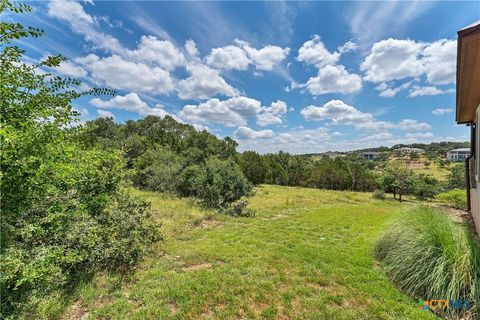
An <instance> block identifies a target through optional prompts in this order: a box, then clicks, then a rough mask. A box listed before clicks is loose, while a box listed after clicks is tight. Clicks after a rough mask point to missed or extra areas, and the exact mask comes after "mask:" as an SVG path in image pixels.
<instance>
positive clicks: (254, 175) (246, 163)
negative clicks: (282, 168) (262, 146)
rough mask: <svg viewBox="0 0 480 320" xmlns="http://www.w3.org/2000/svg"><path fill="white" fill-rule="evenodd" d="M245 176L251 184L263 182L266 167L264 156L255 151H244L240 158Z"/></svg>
mask: <svg viewBox="0 0 480 320" xmlns="http://www.w3.org/2000/svg"><path fill="white" fill-rule="evenodd" d="M240 164H241V167H242V171H243V173H244V174H245V177H246V178H247V179H248V180H249V181H250V182H251V183H253V184H256V185H257V184H261V183H264V182H265V177H266V175H267V171H268V167H267V162H266V161H265V158H264V157H262V156H261V155H259V154H258V153H256V152H255V151H245V152H244V153H243V154H242V156H241V160H240Z"/></svg>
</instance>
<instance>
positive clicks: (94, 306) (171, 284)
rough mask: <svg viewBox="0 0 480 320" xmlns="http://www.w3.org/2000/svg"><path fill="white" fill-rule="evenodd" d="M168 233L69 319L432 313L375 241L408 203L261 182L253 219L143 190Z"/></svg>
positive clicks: (84, 297)
mask: <svg viewBox="0 0 480 320" xmlns="http://www.w3.org/2000/svg"><path fill="white" fill-rule="evenodd" d="M139 194H140V195H142V196H143V197H145V198H146V199H148V200H150V201H151V202H152V207H153V208H154V209H155V211H156V212H157V215H156V216H157V217H158V219H159V221H161V222H162V229H163V234H164V236H165V239H164V241H163V242H162V243H160V244H159V245H158V248H155V250H154V254H152V255H150V256H149V257H148V258H147V259H146V260H145V261H144V262H143V263H142V264H141V265H140V266H138V268H137V269H136V270H135V271H134V272H133V274H132V275H131V276H128V277H124V278H120V277H119V276H107V275H101V276H97V277H96V278H95V279H94V281H93V282H87V283H86V284H83V285H81V286H80V288H79V289H78V293H77V296H78V300H77V301H76V302H74V303H73V304H72V305H71V306H70V307H69V308H68V309H67V311H66V313H65V314H64V316H63V318H64V319H79V318H81V317H82V316H83V317H85V318H87V319H88V318H93V319H97V318H98V319H369V320H370V319H434V318H435V317H434V316H433V315H432V314H430V313H429V312H427V311H422V310H420V309H418V308H417V306H416V303H417V302H416V301H415V300H414V299H412V298H409V297H407V296H405V295H404V294H402V293H400V292H399V291H398V290H397V289H396V288H395V287H394V286H393V285H392V284H391V283H390V282H389V280H388V279H387V277H386V276H385V275H384V274H383V273H382V271H381V270H380V269H379V267H378V266H377V265H376V263H375V261H374V260H373V257H372V247H373V242H374V241H375V239H376V238H377V236H378V235H379V233H381V232H382V230H384V228H385V227H386V225H387V224H388V222H389V221H390V220H391V219H392V218H393V217H394V216H397V215H399V214H401V213H402V210H404V209H405V208H406V206H408V205H409V204H408V203H406V204H399V203H398V202H394V201H391V200H389V201H376V200H373V199H372V198H371V194H369V193H353V192H335V191H321V190H313V189H302V188H288V187H278V186H261V187H258V188H257V189H256V195H255V197H254V198H253V199H251V200H250V203H251V207H252V208H254V209H255V210H257V216H256V217H254V218H233V217H228V216H225V215H221V214H217V213H214V212H211V211H207V210H202V209H200V208H198V207H197V206H195V205H194V204H193V203H192V202H190V201H187V200H179V199H176V198H171V197H168V196H165V195H160V194H155V193H150V192H139Z"/></svg>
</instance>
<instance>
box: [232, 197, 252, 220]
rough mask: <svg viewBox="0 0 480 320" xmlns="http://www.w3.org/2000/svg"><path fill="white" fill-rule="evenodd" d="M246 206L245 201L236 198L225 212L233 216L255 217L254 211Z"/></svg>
mask: <svg viewBox="0 0 480 320" xmlns="http://www.w3.org/2000/svg"><path fill="white" fill-rule="evenodd" d="M247 206H248V202H247V201H244V200H238V201H235V202H233V203H231V204H230V205H229V206H228V208H227V210H226V213H227V214H228V215H231V216H234V217H255V211H254V210H253V209H250V208H248V207H247Z"/></svg>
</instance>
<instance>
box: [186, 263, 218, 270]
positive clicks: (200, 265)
mask: <svg viewBox="0 0 480 320" xmlns="http://www.w3.org/2000/svg"><path fill="white" fill-rule="evenodd" d="M203 269H212V264H211V263H209V262H203V263H197V264H191V265H189V266H186V267H184V268H183V270H185V271H194V270H203Z"/></svg>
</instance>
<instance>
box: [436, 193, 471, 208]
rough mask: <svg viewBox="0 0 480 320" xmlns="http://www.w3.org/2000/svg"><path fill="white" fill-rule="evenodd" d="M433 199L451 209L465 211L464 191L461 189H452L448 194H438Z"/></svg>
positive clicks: (465, 196)
mask: <svg viewBox="0 0 480 320" xmlns="http://www.w3.org/2000/svg"><path fill="white" fill-rule="evenodd" d="M435 198H436V199H437V200H438V201H440V202H442V203H444V204H446V205H448V206H450V207H452V208H456V209H465V208H466V206H467V195H466V191H465V190H462V189H454V190H450V191H448V192H443V193H439V194H437V196H436V197H435Z"/></svg>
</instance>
